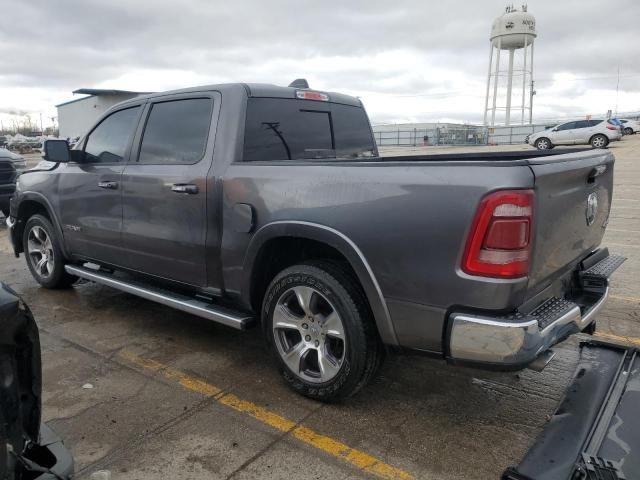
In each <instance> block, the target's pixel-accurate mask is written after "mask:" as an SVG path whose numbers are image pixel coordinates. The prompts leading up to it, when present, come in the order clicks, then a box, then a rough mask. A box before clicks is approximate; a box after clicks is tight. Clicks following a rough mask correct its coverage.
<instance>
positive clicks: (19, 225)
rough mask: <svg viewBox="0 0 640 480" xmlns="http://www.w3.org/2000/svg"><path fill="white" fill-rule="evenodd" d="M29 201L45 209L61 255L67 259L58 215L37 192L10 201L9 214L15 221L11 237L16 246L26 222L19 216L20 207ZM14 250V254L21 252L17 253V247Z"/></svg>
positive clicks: (17, 196) (21, 195)
mask: <svg viewBox="0 0 640 480" xmlns="http://www.w3.org/2000/svg"><path fill="white" fill-rule="evenodd" d="M29 201H31V202H35V203H37V204H39V205H41V206H42V207H43V208H44V209H45V211H46V212H47V215H48V216H49V218H50V219H51V223H52V224H53V228H55V229H56V234H57V235H58V239H59V240H60V242H59V243H60V247H61V248H62V253H63V254H64V256H65V258H69V254H68V252H67V249H66V245H65V242H64V233H63V231H62V226H61V223H60V220H59V218H58V215H56V212H55V209H54V208H53V205H51V202H49V200H48V199H47V198H46V197H45V196H44V195H42V194H41V193H38V192H31V191H27V192H21V193H20V194H19V195H16V196H15V197H14V198H13V199H12V205H11V214H12V215H13V216H15V219H16V224H15V226H14V230H13V232H14V233H13V235H15V238H16V240H17V241H18V243H16V245H20V244H21V243H20V239H21V238H22V230H23V229H24V224H25V223H26V222H27V220H28V218H22V216H21V215H20V207H21V206H22V205H23V204H24V203H25V202H29ZM15 250H16V254H18V253H21V252H22V250H20V251H17V250H18V248H17V247H15Z"/></svg>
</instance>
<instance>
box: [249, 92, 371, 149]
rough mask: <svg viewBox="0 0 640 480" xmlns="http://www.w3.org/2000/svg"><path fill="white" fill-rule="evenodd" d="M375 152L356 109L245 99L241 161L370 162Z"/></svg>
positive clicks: (363, 118) (363, 116)
mask: <svg viewBox="0 0 640 480" xmlns="http://www.w3.org/2000/svg"><path fill="white" fill-rule="evenodd" d="M374 154H375V147H374V143H373V137H372V135H371V129H370V127H369V121H368V119H367V116H366V113H365V111H364V109H363V108H361V107H354V106H350V105H342V104H338V103H329V102H316V101H310V100H295V99H282V98H278V99H276V98H250V99H249V100H248V103H247V117H246V123H245V136H244V156H243V159H244V161H248V162H251V161H271V160H313V159H340V160H347V159H352V158H361V157H371V156H373V155H374Z"/></svg>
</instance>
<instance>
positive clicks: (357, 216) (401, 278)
mask: <svg viewBox="0 0 640 480" xmlns="http://www.w3.org/2000/svg"><path fill="white" fill-rule="evenodd" d="M222 183H223V209H224V212H223V219H224V220H223V221H224V222H225V224H224V229H223V232H224V233H223V238H222V251H223V276H224V284H225V288H226V290H227V292H228V293H231V294H240V293H241V292H240V290H241V289H242V266H243V262H244V259H245V252H246V250H247V248H248V246H249V243H250V242H251V239H252V236H253V234H254V232H256V231H258V230H260V229H261V228H262V227H264V226H265V225H268V224H270V223H272V222H279V221H304V222H311V223H315V224H319V225H323V226H327V227H330V228H332V229H335V230H337V231H339V232H341V233H342V234H344V235H345V236H347V237H348V238H349V239H350V240H351V241H352V242H353V243H355V244H356V245H357V247H358V248H359V250H360V251H361V252H362V253H363V255H364V257H365V258H366V261H367V262H368V264H369V265H370V267H371V270H372V272H373V274H374V275H375V278H376V280H377V282H378V284H379V285H380V289H381V291H382V294H383V296H384V298H385V299H386V303H387V306H388V309H389V311H390V314H391V319H392V322H393V324H394V327H395V333H396V336H397V340H398V342H399V343H400V344H401V345H404V346H408V347H413V348H421V349H424V350H431V351H436V352H438V351H440V350H441V348H442V334H443V325H444V321H445V316H446V311H447V310H448V309H449V308H451V307H452V306H454V305H473V306H475V307H477V308H481V309H492V310H496V309H498V310H501V309H509V308H514V307H515V306H517V305H519V303H520V302H521V301H522V299H523V298H524V293H525V288H526V280H525V281H523V280H490V279H486V278H478V277H470V276H468V275H466V274H464V273H463V272H461V271H460V269H459V264H460V256H461V252H462V250H463V248H464V243H465V240H466V235H467V230H468V228H469V226H470V224H471V221H472V219H473V216H474V214H475V211H476V208H477V205H478V203H479V201H480V198H481V197H482V196H483V195H485V194H486V193H487V192H489V191H492V190H495V189H498V188H529V187H532V186H533V175H532V173H531V170H530V169H529V167H527V166H526V165H517V166H514V165H513V164H509V163H508V162H503V163H502V164H499V163H498V162H484V163H480V162H475V163H474V162H468V163H464V162H456V163H454V162H448V163H445V162H439V163H436V162H411V163H394V162H368V163H336V162H324V163H313V164H311V163H298V162H277V163H276V162H274V163H262V162H261V163H257V162H256V163H233V164H231V165H230V166H229V167H228V169H227V170H226V172H225V174H224V178H223V179H222ZM237 203H248V204H250V205H252V207H253V209H254V212H255V228H254V229H253V230H252V232H251V233H248V234H247V233H240V232H237V231H235V230H234V228H233V227H232V225H231V224H230V219H231V218H232V213H231V210H232V209H233V207H234V205H235V204H237Z"/></svg>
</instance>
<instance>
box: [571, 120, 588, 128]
mask: <svg viewBox="0 0 640 480" xmlns="http://www.w3.org/2000/svg"><path fill="white" fill-rule="evenodd" d="M590 126H591V120H580V121H579V122H576V126H575V127H574V128H587V127H590Z"/></svg>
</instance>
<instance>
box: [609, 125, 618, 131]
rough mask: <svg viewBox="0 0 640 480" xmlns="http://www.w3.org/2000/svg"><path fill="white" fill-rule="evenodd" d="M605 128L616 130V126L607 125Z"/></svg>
mask: <svg viewBox="0 0 640 480" xmlns="http://www.w3.org/2000/svg"><path fill="white" fill-rule="evenodd" d="M607 128H608V129H609V130H618V127H617V125H607Z"/></svg>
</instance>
